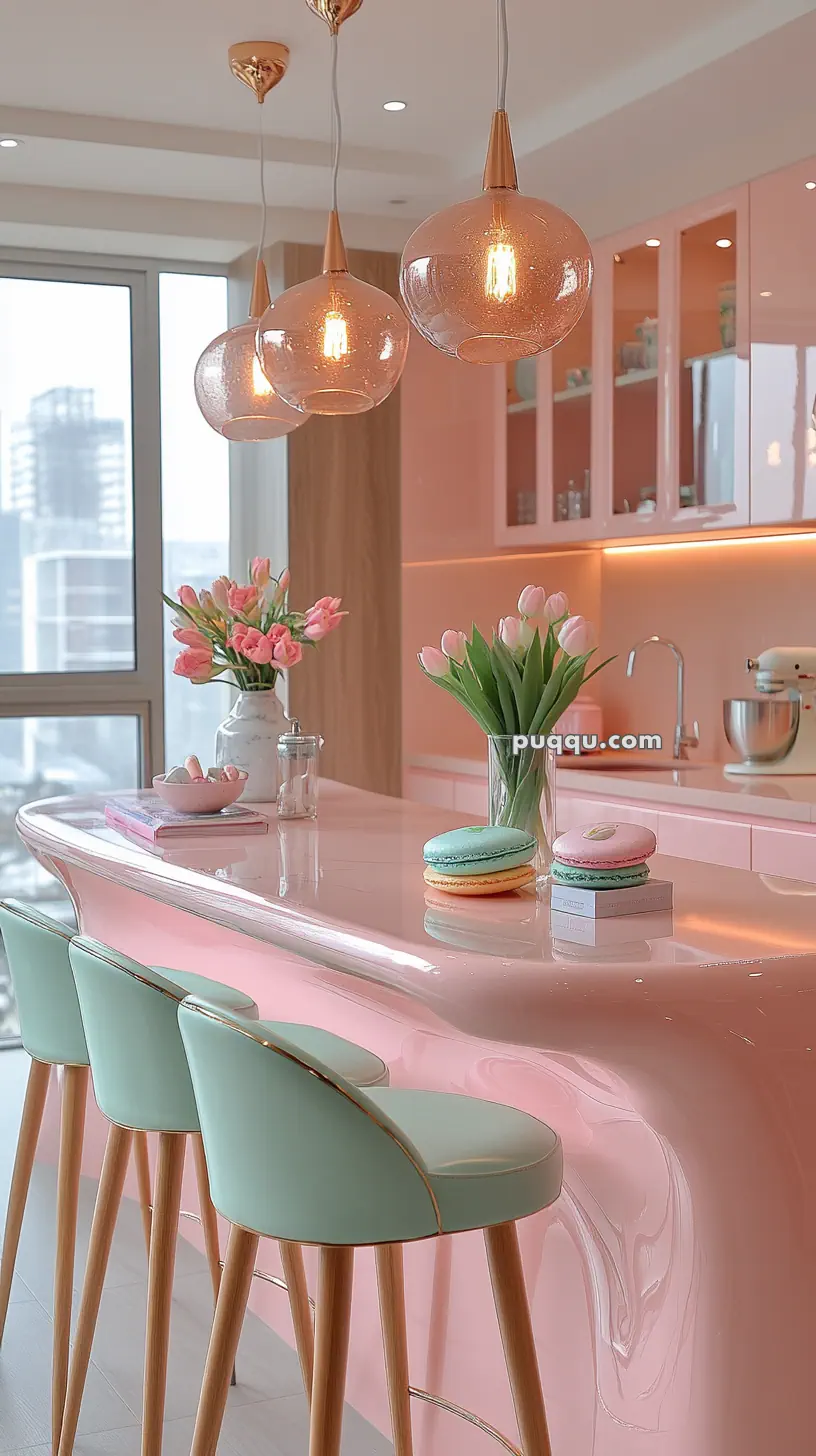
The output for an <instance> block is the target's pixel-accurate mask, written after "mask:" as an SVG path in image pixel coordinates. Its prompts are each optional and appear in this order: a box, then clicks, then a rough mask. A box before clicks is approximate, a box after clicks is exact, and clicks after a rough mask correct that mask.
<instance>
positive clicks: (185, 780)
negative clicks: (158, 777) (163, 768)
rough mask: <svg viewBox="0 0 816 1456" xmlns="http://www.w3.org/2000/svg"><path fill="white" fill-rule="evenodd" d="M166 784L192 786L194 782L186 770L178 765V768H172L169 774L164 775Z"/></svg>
mask: <svg viewBox="0 0 816 1456" xmlns="http://www.w3.org/2000/svg"><path fill="white" fill-rule="evenodd" d="M164 782H165V783H166V784H191V783H192V782H193V781H192V779H191V778H190V775H189V774H188V772H187V770H186V768H182V767H181V765H177V766H176V768H171V769H170V771H169V773H166V774H165V775H164Z"/></svg>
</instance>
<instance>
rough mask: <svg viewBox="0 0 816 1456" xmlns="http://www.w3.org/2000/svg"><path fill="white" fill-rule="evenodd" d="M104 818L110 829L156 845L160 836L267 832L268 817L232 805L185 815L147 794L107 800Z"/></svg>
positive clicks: (183, 836) (162, 837) (170, 837)
mask: <svg viewBox="0 0 816 1456" xmlns="http://www.w3.org/2000/svg"><path fill="white" fill-rule="evenodd" d="M105 820H106V823H108V824H109V825H110V827H111V829H118V830H120V831H121V832H122V833H123V834H136V835H138V837H139V838H140V839H146V840H148V841H149V842H150V843H151V844H154V843H155V842H156V840H157V839H175V838H178V839H182V838H189V837H190V836H191V835H193V836H195V837H196V838H198V837H199V836H202V835H212V834H219V835H220V834H266V831H267V828H268V820H267V819H266V817H265V816H264V815H263V814H258V813H257V812H256V811H255V810H254V809H245V808H243V807H242V806H241V804H229V805H228V806H227V808H226V809H221V810H220V811H219V812H218V813H217V814H182V813H181V811H180V810H179V809H171V808H170V805H169V804H166V803H165V802H164V800H163V799H160V798H159V796H158V794H152V793H144V794H138V795H136V794H134V795H133V796H125V795H123V796H122V797H121V798H116V799H108V802H107V804H106V805H105Z"/></svg>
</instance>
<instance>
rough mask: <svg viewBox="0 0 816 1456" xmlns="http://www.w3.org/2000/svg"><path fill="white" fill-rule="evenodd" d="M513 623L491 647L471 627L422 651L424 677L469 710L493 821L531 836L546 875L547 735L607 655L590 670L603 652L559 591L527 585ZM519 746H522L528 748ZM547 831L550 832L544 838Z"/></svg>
mask: <svg viewBox="0 0 816 1456" xmlns="http://www.w3.org/2000/svg"><path fill="white" fill-rule="evenodd" d="M518 611H519V615H518V616H517V617H503V618H502V620H501V621H500V622H499V625H498V627H497V628H496V629H495V631H494V632H493V640H492V642H491V643H488V642H487V641H486V640H485V638H484V637H483V636H482V634H481V633H480V632H479V630H478V629H477V628H476V627H475V626H474V627H473V628H472V629H471V634H470V637H467V636H466V635H465V633H464V632H456V631H447V632H443V634H442V643H441V648H439V647H423V649H422V651H421V652H420V654H419V663H420V666H421V668H422V671H423V672H424V673H425V676H426V677H429V678H430V679H431V681H432V682H435V683H437V684H438V686H439V687H441V688H444V689H445V691H446V692H448V693H450V694H451V696H452V697H454V698H456V700H457V702H459V703H461V704H462V707H463V708H466V709H467V711H468V712H469V713H470V715H471V717H472V718H475V720H476V722H477V723H478V724H479V727H480V728H482V729H484V732H485V733H486V734H487V736H488V740H489V767H490V822H491V823H492V824H508V825H512V826H513V827H515V828H518V829H528V830H530V831H531V832H532V833H534V834H535V835H536V838H537V839H538V841H539V868H540V869H542V870H547V869H549V863H550V860H551V854H550V848H549V845H550V839H551V834H552V828H553V827H554V826H553V825H552V820H553V818H554V808H553V805H554V785H553V783H552V779H551V775H550V773H549V771H548V756H547V737H548V735H549V734H550V733H552V731H553V728H554V726H555V724H556V723H557V722H558V719H559V718H560V717H561V715H562V713H563V712H564V711H565V710H566V709H567V708H568V707H569V705H570V703H571V702H572V701H573V699H574V698H575V696H576V694H577V693H578V692H579V690H580V689H581V688H582V687H583V685H584V683H587V682H589V679H590V678H591V677H594V676H595V673H596V672H600V670H601V668H602V667H605V666H606V663H607V662H611V660H612V659H611V658H607V659H606V662H601V663H599V664H598V665H597V666H596V667H594V668H593V669H592V670H591V671H587V668H588V665H589V662H590V659H591V657H592V656H593V654H594V652H595V651H596V649H597V646H598V634H597V631H596V628H595V627H594V625H593V624H592V622H588V621H587V620H586V619H585V618H584V617H577V616H570V614H569V603H568V601H567V598H566V596H565V595H564V593H563V592H554V593H553V594H552V595H551V596H548V595H547V593H546V592H545V590H544V588H543V587H540V586H526V587H525V588H524V590H523V592H522V593H521V595H520V597H519V600H518ZM521 740H526V742H524V743H522V741H521ZM548 831H549V832H548Z"/></svg>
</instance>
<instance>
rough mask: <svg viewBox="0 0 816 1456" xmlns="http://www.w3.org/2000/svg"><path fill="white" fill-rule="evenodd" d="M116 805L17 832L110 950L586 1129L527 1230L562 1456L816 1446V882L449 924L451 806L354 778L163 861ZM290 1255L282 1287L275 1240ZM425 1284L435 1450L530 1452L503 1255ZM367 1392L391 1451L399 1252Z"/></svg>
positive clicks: (415, 1351)
mask: <svg viewBox="0 0 816 1456" xmlns="http://www.w3.org/2000/svg"><path fill="white" fill-rule="evenodd" d="M103 808H104V801H103V800H102V799H99V798H87V799H79V798H76V799H60V800H51V801H47V802H44V803H40V804H31V805H28V806H27V807H26V808H25V809H23V810H22V811H21V813H20V816H19V820H18V824H19V829H20V833H21V834H22V837H23V839H24V841H25V843H26V844H27V846H28V848H29V849H30V851H31V853H32V854H33V855H35V856H36V858H37V859H38V860H40V861H41V862H42V863H43V864H44V865H45V866H46V867H48V868H49V869H51V870H53V872H54V873H55V874H56V875H57V876H58V877H59V878H60V879H61V880H62V882H63V883H64V885H65V886H66V888H67V890H68V891H69V893H70V895H71V897H72V899H73V902H74V905H75V908H76V912H77V916H78V920H79V923H80V926H81V928H82V930H83V931H85V932H86V933H88V934H91V935H95V936H97V937H99V938H100V939H102V940H104V941H107V942H108V943H109V944H111V945H113V946H115V947H117V948H118V949H119V950H121V951H124V952H126V953H128V954H129V955H132V956H135V957H137V958H139V959H141V960H143V961H147V962H151V963H153V964H161V965H165V966H174V965H175V966H178V967H179V968H184V967H187V968H190V969H195V970H197V971H199V972H204V973H211V974H212V975H213V976H214V977H218V978H219V979H222V980H227V981H230V982H231V983H232V984H234V985H237V986H241V987H242V988H243V989H245V990H246V991H249V992H250V993H251V994H252V995H253V996H254V997H255V999H256V1000H257V1002H258V1005H259V1007H260V1011H261V1015H262V1016H268V1017H272V1016H274V1017H278V1018H288V1019H296V1020H300V1021H306V1022H312V1023H314V1024H318V1025H321V1026H324V1027H327V1028H329V1029H330V1030H332V1031H335V1032H338V1033H340V1034H342V1035H344V1036H347V1037H351V1038H353V1039H354V1040H355V1041H357V1042H360V1043H362V1044H364V1045H366V1046H368V1047H370V1048H371V1049H372V1050H374V1051H376V1052H378V1053H379V1054H380V1055H381V1056H383V1057H384V1058H385V1060H386V1061H387V1062H388V1063H389V1066H390V1071H391V1080H392V1083H393V1085H396V1086H412V1087H426V1088H436V1089H440V1090H445V1091H456V1092H466V1093H468V1094H470V1095H472V1096H476V1097H482V1098H488V1099H494V1100H498V1101H503V1102H507V1103H511V1104H513V1105H515V1106H517V1107H520V1108H524V1109H525V1110H526V1111H528V1112H532V1113H535V1114H537V1115H538V1116H540V1117H541V1118H543V1119H544V1120H545V1121H546V1122H549V1123H550V1124H551V1125H552V1126H553V1127H554V1128H555V1129H556V1130H557V1131H558V1132H559V1134H560V1136H561V1138H562V1140H563V1144H564V1155H565V1177H564V1190H563V1194H562V1197H561V1199H560V1201H559V1202H558V1203H557V1204H556V1205H555V1207H554V1208H553V1209H552V1210H550V1211H549V1212H548V1213H547V1214H544V1215H539V1216H537V1217H535V1218H531V1219H527V1220H526V1221H524V1222H523V1223H522V1224H521V1225H520V1237H521V1247H522V1254H523V1258H524V1265H525V1271H526V1276H527V1281H528V1287H529V1290H530V1296H531V1303H532V1307H533V1320H534V1326H535V1330H536V1336H537V1342H538V1351H539V1358H540V1363H541V1368H542V1376H543V1383H544V1391H545V1395H546V1399H547V1404H548V1410H549V1416H550V1424H551V1433H552V1443H553V1451H554V1453H555V1456H691V1453H693V1456H769V1453H780V1456H782V1453H784V1456H812V1452H813V1443H814V1436H813V1429H814V1422H813V1387H814V1379H815V1378H816V1374H815V1372H816V886H814V885H813V884H811V883H805V882H801V883H800V882H798V881H796V880H791V879H782V878H778V877H777V878H773V877H770V876H763V875H761V874H757V873H753V872H751V871H748V870H742V869H731V868H725V867H721V866H717V865H711V864H697V863H695V862H694V861H692V860H690V859H683V860H681V859H670V858H666V857H661V858H659V859H658V860H657V861H655V873H657V874H659V875H661V876H663V877H666V878H670V879H672V880H673V881H674V884H675V909H674V915H673V919H672V917H671V916H666V915H661V916H634V917H630V918H628V919H627V920H626V921H623V920H618V921H613V922H606V924H600V923H599V924H598V925H597V927H596V925H595V923H594V922H592V921H585V920H584V921H582V920H578V919H573V918H570V917H567V916H558V917H553V920H554V922H555V920H556V919H557V923H553V924H552V925H551V923H550V913H549V909H548V907H547V906H546V905H544V904H541V903H539V902H536V901H535V900H533V899H525V898H516V899H510V898H509V897H508V898H503V899H502V900H501V901H482V902H477V903H474V902H472V901H471V902H470V903H465V902H456V901H453V900H450V901H448V902H447V903H443V902H442V901H437V902H436V903H433V904H432V903H426V896H425V886H424V884H423V880H422V845H423V843H424V841H425V840H426V839H427V838H429V837H430V836H431V835H432V834H435V833H438V832H440V831H441V830H443V829H445V828H453V827H454V826H455V825H456V824H459V823H462V822H465V820H466V818H467V816H466V815H462V814H456V813H454V812H451V811H449V810H444V809H438V808H433V807H429V806H427V805H423V804H416V803H408V802H406V801H403V800H395V799H388V798H383V797H380V796H377V795H374V794H369V793H363V792H361V791H359V790H356V789H350V788H345V787H342V786H340V785H336V784H324V786H323V790H322V798H321V804H320V817H319V819H318V820H317V821H316V822H313V821H299V822H290V823H287V824H280V823H278V821H277V820H275V819H274V818H273V819H271V820H270V826H269V833H268V835H261V836H256V837H244V838H240V837H236V838H231V837H210V838H208V839H206V840H200V839H199V840H187V841H186V842H185V843H179V842H176V843H174V844H173V846H172V847H171V848H163V849H155V850H154V849H152V848H150V847H147V846H143V845H142V844H140V843H139V842H138V841H134V840H129V839H126V838H125V837H123V836H122V835H121V834H119V833H116V832H115V831H113V830H111V829H108V828H107V827H106V825H105V821H104V814H103ZM272 1115H274V1109H272V1108H270V1116H272ZM97 1117H98V1114H97ZM102 1132H103V1129H102V1125H101V1118H100V1119H99V1126H98V1128H96V1129H95V1128H94V1127H93V1125H92V1126H91V1127H90V1129H89V1137H88V1148H87V1153H86V1164H85V1171H86V1172H87V1173H89V1174H91V1175H95V1174H96V1173H98V1169H99V1163H100V1162H101V1149H102V1141H103V1138H102ZM190 1197H191V1199H192V1200H193V1201H190V1202H188V1203H187V1204H186V1206H187V1207H188V1208H195V1207H196V1204H195V1202H194V1195H192V1194H191V1195H190ZM182 1228H183V1232H184V1233H185V1234H186V1235H188V1236H190V1237H195V1235H196V1230H195V1229H193V1230H192V1232H191V1226H190V1225H189V1223H188V1222H187V1221H184V1220H183V1221H182ZM261 1260H262V1263H263V1268H264V1269H265V1270H268V1271H271V1272H273V1273H274V1272H275V1271H276V1270H277V1269H278V1267H279V1266H278V1264H277V1256H276V1249H275V1246H274V1245H273V1244H268V1245H262V1252H261ZM312 1277H313V1268H312ZM406 1281H407V1297H408V1320H409V1341H410V1360H411V1378H412V1382H413V1385H414V1386H415V1387H416V1388H417V1392H418V1398H417V1400H416V1401H415V1402H414V1406H413V1410H414V1420H415V1437H416V1450H417V1453H418V1456H451V1453H454V1456H459V1453H461V1456H466V1453H467V1456H481V1453H484V1456H489V1453H492V1452H493V1451H495V1450H496V1446H495V1443H494V1440H493V1439H492V1437H491V1435H490V1434H489V1432H488V1431H487V1430H486V1429H485V1427H493V1428H495V1429H496V1430H497V1431H498V1432H502V1433H504V1435H505V1436H506V1437H507V1438H508V1440H509V1443H510V1444H511V1447H512V1446H515V1445H517V1443H518V1438H517V1435H516V1427H515V1421H514V1417H513V1410H512V1402H511V1399H510V1394H509V1391H508V1389H507V1385H506V1378H505V1372H504V1365H503V1360H502V1355H501V1349H500V1345H499V1337H498V1333H497V1329H496V1322H495V1319H494V1316H493V1311H492V1306H491V1295H490V1288H489V1283H488V1276H487V1269H486V1266H485V1261H484V1249H483V1243H482V1240H481V1238H480V1237H479V1236H478V1235H459V1236H457V1237H456V1238H455V1239H441V1240H434V1241H431V1242H429V1243H425V1244H421V1245H416V1246H413V1247H411V1248H410V1249H408V1250H407V1251H406ZM255 1284H256V1286H257V1287H256V1289H255V1291H254V1294H253V1307H254V1308H255V1309H256V1311H257V1312H258V1313H260V1314H261V1315H262V1317H263V1318H265V1319H266V1320H267V1321H268V1322H269V1323H270V1324H272V1325H274V1327H275V1328H276V1329H277V1330H278V1331H279V1332H280V1333H281V1334H282V1335H283V1336H284V1337H285V1338H286V1339H289V1340H291V1330H290V1327H289V1315H288V1306H287V1303H286V1299H285V1296H283V1295H282V1294H280V1292H279V1291H277V1290H276V1289H275V1288H274V1287H273V1286H271V1285H270V1284H269V1283H267V1282H264V1281H260V1280H256V1281H255ZM422 1392H428V1393H430V1394H431V1395H432V1396H437V1397H441V1398H442V1400H443V1401H446V1402H450V1403H452V1404H453V1405H455V1406H458V1407H461V1409H462V1411H465V1412H470V1413H473V1414H474V1415H475V1416H476V1417H478V1420H479V1422H481V1423H483V1424H482V1426H481V1427H480V1426H479V1425H477V1426H474V1425H473V1424H472V1423H466V1422H465V1421H463V1420H461V1419H459V1418H458V1417H457V1415H456V1414H454V1413H452V1412H451V1411H450V1410H448V1409H446V1408H445V1407H444V1405H439V1404H431V1403H428V1402H427V1401H426V1400H423V1399H422V1396H421V1393H422ZM348 1398H349V1400H350V1402H351V1404H352V1405H354V1406H355V1407H356V1408H357V1409H358V1410H359V1411H360V1412H361V1413H362V1414H363V1415H364V1416H366V1417H367V1418H368V1419H369V1420H371V1421H372V1422H373V1423H374V1424H375V1425H376V1426H378V1427H379V1428H380V1429H381V1430H383V1431H385V1432H388V1430H389V1424H388V1413H387V1402H386V1395H385V1384H384V1374H383V1364H382V1354H381V1346H380V1339H379V1326H378V1316H377V1310H376V1296H375V1283H374V1270H373V1259H372V1256H371V1254H370V1251H362V1252H361V1253H360V1254H359V1256H358V1259H357V1264H356V1271H355V1295H354V1311H353V1319H352V1332H351V1359H350V1368H349V1385H348ZM271 1440H272V1433H270V1441H271ZM530 1456H534V1453H530Z"/></svg>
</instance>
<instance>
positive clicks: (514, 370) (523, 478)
mask: <svg viewBox="0 0 816 1456" xmlns="http://www.w3.org/2000/svg"><path fill="white" fill-rule="evenodd" d="M537 380H538V372H537V365H536V360H535V359H518V360H517V361H516V362H515V363H513V364H508V365H507V505H506V511H507V515H506V520H507V524H508V526H534V525H536V522H537V517H538V507H537V493H536V492H537V457H538V451H537V429H536V426H537V414H536V391H537Z"/></svg>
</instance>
